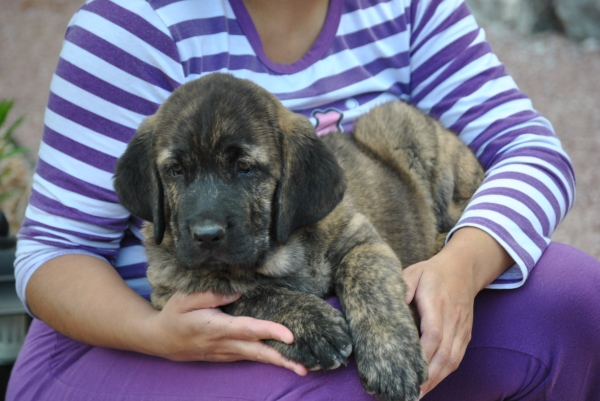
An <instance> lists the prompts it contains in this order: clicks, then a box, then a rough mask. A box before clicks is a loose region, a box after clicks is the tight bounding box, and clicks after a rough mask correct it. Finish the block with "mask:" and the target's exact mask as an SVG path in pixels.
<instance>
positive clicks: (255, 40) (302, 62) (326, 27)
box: [230, 0, 344, 74]
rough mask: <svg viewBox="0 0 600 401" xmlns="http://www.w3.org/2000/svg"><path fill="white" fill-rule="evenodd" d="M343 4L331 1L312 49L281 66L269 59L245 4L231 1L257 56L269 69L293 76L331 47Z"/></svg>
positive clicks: (238, 0)
mask: <svg viewBox="0 0 600 401" xmlns="http://www.w3.org/2000/svg"><path fill="white" fill-rule="evenodd" d="M343 3H344V1H343V0H330V1H329V8H328V10H327V16H326V17H325V22H324V23H323V27H322V28H321V31H320V32H319V36H317V39H316V40H315V42H314V43H313V45H312V46H311V47H310V49H308V51H307V52H306V53H305V54H304V55H303V56H302V57H301V58H300V59H299V60H297V61H294V62H293V63H291V64H279V63H275V62H273V61H272V60H271V59H270V58H268V57H267V55H266V53H265V51H264V48H263V44H262V41H261V40H260V35H259V34H258V31H257V30H256V27H255V26H254V22H253V21H252V18H251V17H250V14H249V13H248V10H247V9H246V6H245V5H244V2H243V1H242V0H230V4H231V8H232V9H233V12H234V13H235V16H236V19H237V21H238V23H239V24H240V27H241V28H242V31H243V32H244V34H245V35H246V38H247V39H248V41H249V42H250V45H251V46H252V49H253V50H254V53H256V56H257V57H258V58H259V60H260V61H261V62H262V63H263V64H264V65H265V66H266V67H267V68H269V69H270V70H272V71H274V72H277V73H280V74H293V73H296V72H299V71H302V70H304V69H305V68H307V67H309V66H311V65H312V64H314V63H315V62H316V61H317V60H319V59H320V58H321V57H322V56H323V54H324V53H325V52H326V51H327V49H329V48H330V47H331V44H332V43H333V40H334V39H335V35H336V33H337V30H338V26H339V24H340V19H341V16H342V6H343Z"/></svg>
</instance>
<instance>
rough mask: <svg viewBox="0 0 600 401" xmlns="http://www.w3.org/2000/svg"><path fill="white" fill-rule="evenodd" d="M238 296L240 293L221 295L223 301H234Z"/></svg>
mask: <svg viewBox="0 0 600 401" xmlns="http://www.w3.org/2000/svg"><path fill="white" fill-rule="evenodd" d="M239 297H240V294H227V295H223V301H224V302H233V301H236V300H237V299H238V298H239Z"/></svg>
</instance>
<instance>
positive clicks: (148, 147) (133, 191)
mask: <svg viewBox="0 0 600 401" xmlns="http://www.w3.org/2000/svg"><path fill="white" fill-rule="evenodd" d="M154 119H155V117H154V116H150V117H148V118H146V119H145V120H144V121H143V122H142V124H141V125H140V127H139V128H138V130H137V132H136V133H135V136H134V137H133V139H132V140H131V142H129V144H128V145H127V149H126V150H125V153H123V155H122V156H121V157H120V158H119V160H117V165H116V168H115V176H114V186H115V191H116V193H117V196H118V197H119V201H120V202H121V204H122V205H123V206H124V207H125V208H126V209H127V210H129V211H130V212H131V213H132V214H134V215H135V216H137V217H140V218H141V219H144V220H146V221H150V222H152V223H153V224H154V240H155V242H156V244H158V245H160V243H161V242H162V239H163V236H164V233H165V217H164V194H163V186H162V182H161V180H160V177H159V175H158V172H157V171H156V165H155V163H154V156H153V154H152V144H153V143H154V131H155V121H154Z"/></svg>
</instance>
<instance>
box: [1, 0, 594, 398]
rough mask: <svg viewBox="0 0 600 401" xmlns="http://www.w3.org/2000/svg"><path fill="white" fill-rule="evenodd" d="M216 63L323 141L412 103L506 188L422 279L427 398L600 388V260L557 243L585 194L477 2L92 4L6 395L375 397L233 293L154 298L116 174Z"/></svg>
mask: <svg viewBox="0 0 600 401" xmlns="http://www.w3.org/2000/svg"><path fill="white" fill-rule="evenodd" d="M215 71H228V72H230V73H232V74H234V75H236V76H238V77H242V78H247V79H250V80H252V81H254V82H256V83H257V84H259V85H261V86H263V87H264V88H266V89H267V90H269V91H270V92H272V93H274V94H275V95H277V96H278V97H279V99H280V100H281V101H282V102H283V103H284V105H285V106H286V107H288V108H290V109H291V110H293V111H295V112H298V113H301V114H304V115H306V116H307V117H309V118H310V119H311V121H312V122H313V123H314V125H315V127H316V129H317V132H318V133H325V132H328V131H329V130H332V129H341V130H344V131H347V132H350V131H351V129H352V123H353V121H354V120H355V119H356V118H357V117H358V116H360V115H361V114H363V113H365V112H366V111H368V110H369V109H370V108H372V107H373V106H374V105H376V104H379V103H382V102H385V101H388V100H392V99H403V100H406V101H408V102H410V103H412V104H414V105H415V106H417V107H418V108H419V109H421V110H422V111H424V112H426V113H428V114H430V115H432V116H434V117H435V118H437V119H439V120H440V121H441V122H442V124H443V125H445V126H446V127H448V128H450V129H452V130H453V131H454V132H456V133H457V135H459V137H460V138H461V139H462V140H463V141H464V142H465V143H467V144H468V145H469V146H470V147H471V149H472V150H473V151H474V152H475V154H476V155H477V156H478V158H479V160H480V162H481V163H482V165H483V166H484V168H485V169H486V172H487V178H486V180H485V181H484V183H483V184H482V186H481V187H480V189H479V191H478V192H477V193H476V195H475V196H474V198H473V200H472V201H471V203H470V205H469V207H468V208H467V210H466V211H465V213H464V215H463V217H462V218H461V220H460V221H459V223H458V224H457V226H456V227H455V229H454V230H453V232H452V233H451V234H450V236H449V238H448V242H447V245H446V247H445V248H443V250H442V251H441V252H440V253H439V254H438V255H436V256H435V257H433V258H432V259H430V260H428V261H425V262H421V263H418V264H416V265H413V266H409V267H408V268H407V269H406V270H405V271H404V276H405V280H406V281H407V283H408V286H409V291H408V294H407V297H406V302H414V303H415V304H416V306H417V309H418V311H419V314H420V317H421V327H420V329H421V335H422V336H421V343H422V346H423V349H424V351H425V354H426V356H427V359H428V361H429V379H428V381H427V382H426V383H424V384H423V386H422V391H423V399H424V400H496V399H523V400H538V399H539V400H561V401H562V400H594V399H597V398H598V397H600V384H598V381H597V380H595V377H597V376H598V375H599V374H600V355H599V354H600V351H598V350H600V344H599V342H600V340H599V338H600V337H599V336H598V332H599V330H600V293H599V292H598V291H597V288H598V285H599V284H600V268H599V267H600V263H599V262H598V261H597V260H595V259H593V258H592V257H590V256H588V255H585V254H583V253H582V252H580V251H578V250H576V249H573V248H571V247H569V246H566V245H561V244H556V243H551V241H550V238H551V235H552V233H553V231H554V229H555V228H556V226H557V224H558V223H559V222H560V221H561V220H562V219H563V218H564V216H565V214H566V213H567V211H568V210H569V209H570V207H571V206H572V204H573V201H574V198H575V184H574V183H575V180H574V175H573V171H572V167H571V164H570V161H569V159H568V157H567V155H565V153H564V151H563V150H562V148H561V145H560V142H559V140H558V139H557V137H556V135H555V134H554V132H553V130H552V127H551V125H550V123H549V122H548V121H547V120H546V119H544V118H543V117H542V116H540V115H539V114H538V113H537V112H536V111H535V110H534V109H533V108H532V105H531V102H530V101H529V99H527V97H526V96H525V95H523V94H522V93H521V92H519V90H518V89H517V87H516V85H515V83H514V82H513V81H512V79H511V78H510V77H509V76H508V75H507V74H506V72H505V71H504V69H503V66H502V65H501V64H500V63H499V61H498V60H497V59H496V57H495V56H494V55H493V53H492V52H491V50H490V48H489V45H488V44H487V42H486V41H485V37H484V34H483V31H482V30H481V29H480V28H478V27H477V25H476V24H475V22H474V20H473V17H472V16H471V15H470V13H469V11H468V9H467V8H466V5H465V4H464V3H463V2H462V1H460V0H446V1H441V0H435V1H434V0H412V1H411V0H390V1H382V2H379V1H358V0H347V1H342V0H329V1H326V0H308V1H307V0H303V1H297V0H285V1H278V2H272V1H266V0H243V1H242V0H231V1H229V2H227V1H222V2H201V1H175V0H163V1H141V0H128V1H125V0H117V1H113V2H109V1H106V0H92V1H88V2H86V4H85V5H84V6H83V7H82V8H81V9H80V10H79V11H78V13H77V14H76V15H75V17H74V18H73V19H72V21H71V23H70V24H69V28H68V31H67V35H66V38H65V42H64V47H63V50H62V52H61V58H60V60H59V64H58V67H57V70H56V73H55V76H54V79H53V82H52V86H51V93H50V98H49V102H48V109H47V112H46V117H45V131H44V137H43V142H42V146H41V148H40V155H39V163H38V167H37V175H36V177H35V182H34V186H33V192H32V196H31V199H30V206H29V209H28V212H27V219H26V221H25V222H24V224H23V228H22V229H21V232H20V234H19V248H18V255H17V256H18V259H17V264H16V274H17V280H18V281H17V286H18V292H19V294H20V296H21V297H22V299H23V301H24V302H25V304H26V306H27V307H28V310H29V311H30V313H31V314H32V315H33V316H35V317H36V319H35V320H34V322H33V324H32V327H31V329H30V332H29V334H28V338H27V341H26V344H25V346H24V348H23V350H22V352H21V355H20V356H19V359H18V361H17V363H16V365H15V367H14V370H13V375H12V377H11V381H10V383H9V389H8V393H7V399H8V400H11V401H12V400H37V399H43V400H61V401H64V400H80V399H85V400H138V399H139V400H149V399H157V400H158V399H161V400H191V399H200V400H204V399H226V398H232V399H248V400H250V399H252V400H265V399H286V400H292V399H306V400H316V399H344V400H362V399H365V400H368V399H373V397H372V396H371V395H369V394H366V393H365V392H364V390H363V389H362V388H361V386H360V381H359V378H358V374H357V372H356V369H355V366H354V365H353V364H352V363H351V364H350V365H349V366H347V367H341V368H339V369H337V370H334V371H330V372H326V373H323V372H310V373H308V372H307V371H306V369H305V368H304V367H303V366H301V365H298V364H296V363H293V362H291V361H288V360H285V359H284V358H282V357H281V356H280V355H279V354H278V353H277V352H276V351H274V350H273V349H271V348H269V347H268V346H266V345H265V344H263V343H262V341H261V340H265V339H275V340H279V341H283V342H288V343H290V342H292V341H293V340H294V339H293V335H292V333H291V332H290V331H289V330H288V329H287V328H285V327H283V326H281V325H278V324H275V323H272V322H266V321H259V320H255V319H250V318H242V317H231V316H228V315H226V314H223V313H222V312H221V311H220V310H219V309H218V306H220V305H224V304H227V303H230V302H233V301H235V298H225V297H221V296H218V295H216V294H211V293H205V294H193V295H188V296H185V295H177V296H174V297H173V298H172V299H171V300H170V301H169V303H168V304H167V306H166V307H165V308H164V309H163V310H162V311H160V312H158V311H156V310H154V309H153V308H152V307H151V305H150V304H149V303H148V302H147V300H146V299H145V298H144V297H147V295H148V294H149V287H148V284H147V281H146V280H145V277H144V276H145V256H144V252H143V248H142V247H141V245H140V233H139V228H140V224H141V222H140V221H139V220H137V219H135V218H133V217H132V216H130V215H129V213H127V212H126V211H125V209H124V208H123V207H122V206H121V205H119V204H118V201H117V199H116V196H115V194H114V190H113V187H112V174H113V172H114V164H115V162H116V159H117V158H118V157H119V156H120V155H121V153H122V152H123V151H124V149H125V146H126V144H127V142H128V141H129V140H130V139H131V137H132V136H133V133H134V132H135V130H136V128H137V127H138V125H139V124H140V122H141V121H142V119H143V118H144V117H146V116H148V115H151V114H153V113H154V112H155V111H156V109H157V108H158V106H159V105H160V104H161V103H162V102H163V101H164V100H165V99H166V98H167V97H168V96H169V94H170V93H171V92H172V91H173V90H174V89H175V88H177V87H178V86H179V85H181V84H182V83H184V82H188V81H190V80H193V79H196V78H198V77H200V76H202V75H205V74H209V73H211V72H215ZM332 302H335V301H332ZM182 361H193V363H182ZM215 361H220V362H225V361H227V362H231V363H212V362H215ZM233 361H237V362H233ZM256 361H259V362H264V363H256ZM276 365H279V366H276ZM281 367H284V368H287V369H281ZM307 373H308V374H307ZM299 376H305V377H299Z"/></svg>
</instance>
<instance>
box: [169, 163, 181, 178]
mask: <svg viewBox="0 0 600 401" xmlns="http://www.w3.org/2000/svg"><path fill="white" fill-rule="evenodd" d="M169 170H171V175H172V176H173V177H177V176H178V175H181V173H183V167H182V166H181V164H177V163H176V164H172V165H171V167H169Z"/></svg>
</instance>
